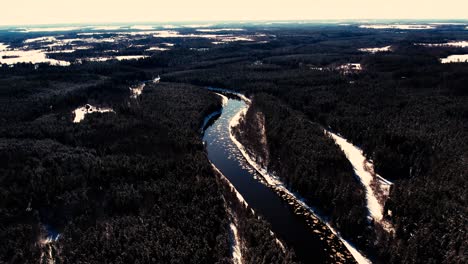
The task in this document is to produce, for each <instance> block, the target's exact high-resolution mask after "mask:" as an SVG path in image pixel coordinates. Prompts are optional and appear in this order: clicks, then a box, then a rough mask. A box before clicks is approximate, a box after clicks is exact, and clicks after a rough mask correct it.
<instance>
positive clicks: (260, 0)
mask: <svg viewBox="0 0 468 264" xmlns="http://www.w3.org/2000/svg"><path fill="white" fill-rule="evenodd" d="M0 1H1V2H3V3H0V9H1V12H0V14H1V15H0V25H30V24H58V23H112V22H172V21H223V20H321V19H322V20H323V19H341V20H344V19H468V0H443V1H442V0H394V1H391V0H387V1H383V0H164V1H159V0H0Z"/></svg>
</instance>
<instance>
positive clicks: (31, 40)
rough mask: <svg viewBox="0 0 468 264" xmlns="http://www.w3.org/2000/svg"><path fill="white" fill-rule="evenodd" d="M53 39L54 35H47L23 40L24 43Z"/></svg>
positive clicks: (51, 40)
mask: <svg viewBox="0 0 468 264" xmlns="http://www.w3.org/2000/svg"><path fill="white" fill-rule="evenodd" d="M54 41H57V38H56V37H53V36H48V37H39V38H31V39H26V40H25V41H23V42H24V43H34V42H54Z"/></svg>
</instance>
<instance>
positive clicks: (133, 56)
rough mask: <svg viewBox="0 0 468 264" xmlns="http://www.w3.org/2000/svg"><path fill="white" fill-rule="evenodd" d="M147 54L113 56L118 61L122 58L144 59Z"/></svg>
mask: <svg viewBox="0 0 468 264" xmlns="http://www.w3.org/2000/svg"><path fill="white" fill-rule="evenodd" d="M148 57H149V56H146V55H125V56H116V57H115V58H116V59H117V60H119V61H122V60H139V59H146V58H148Z"/></svg>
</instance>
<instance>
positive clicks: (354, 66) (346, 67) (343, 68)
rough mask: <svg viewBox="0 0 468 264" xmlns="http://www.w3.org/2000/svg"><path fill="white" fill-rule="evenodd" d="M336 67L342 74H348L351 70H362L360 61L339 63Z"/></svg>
mask: <svg viewBox="0 0 468 264" xmlns="http://www.w3.org/2000/svg"><path fill="white" fill-rule="evenodd" d="M336 69H337V70H338V71H340V72H342V73H343V74H350V73H353V72H360V71H362V65H361V64H360V63H346V64H342V65H339V66H338V67H336Z"/></svg>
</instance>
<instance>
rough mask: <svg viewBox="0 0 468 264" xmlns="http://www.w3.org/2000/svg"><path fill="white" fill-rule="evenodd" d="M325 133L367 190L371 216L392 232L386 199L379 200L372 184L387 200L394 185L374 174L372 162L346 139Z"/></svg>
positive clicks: (328, 132) (326, 131)
mask: <svg viewBox="0 0 468 264" xmlns="http://www.w3.org/2000/svg"><path fill="white" fill-rule="evenodd" d="M324 132H325V134H326V135H328V136H330V137H331V138H332V139H333V140H334V141H335V143H336V144H337V145H338V146H340V148H341V149H342V150H343V152H344V153H345V155H346V157H347V158H348V160H349V162H351V164H352V165H353V168H354V172H355V174H356V176H357V177H358V179H359V180H360V181H361V183H362V185H363V186H364V188H365V190H366V201H367V208H368V210H369V216H370V217H371V218H372V219H373V220H374V221H375V222H377V223H378V224H381V225H382V227H384V229H385V230H387V231H391V230H392V229H393V227H392V225H391V224H390V223H389V222H388V221H386V220H385V219H384V215H383V214H384V211H383V208H384V202H385V199H384V200H382V199H381V200H379V199H378V193H377V192H378V191H377V190H376V189H374V188H373V187H372V183H373V182H374V181H375V182H376V183H377V185H378V187H379V189H380V190H381V192H384V193H383V194H382V195H383V196H384V197H385V198H386V197H388V195H389V192H390V187H391V185H392V183H391V182H390V181H388V180H386V179H384V178H383V177H381V176H380V175H378V174H376V173H375V172H374V165H373V164H372V162H371V161H370V160H368V159H366V157H365V156H364V153H363V152H362V150H361V149H360V148H358V147H356V146H354V145H353V144H351V143H350V142H349V141H347V140H346V139H345V138H343V137H341V136H339V135H337V134H335V133H332V132H330V131H328V130H325V131H324Z"/></svg>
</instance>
